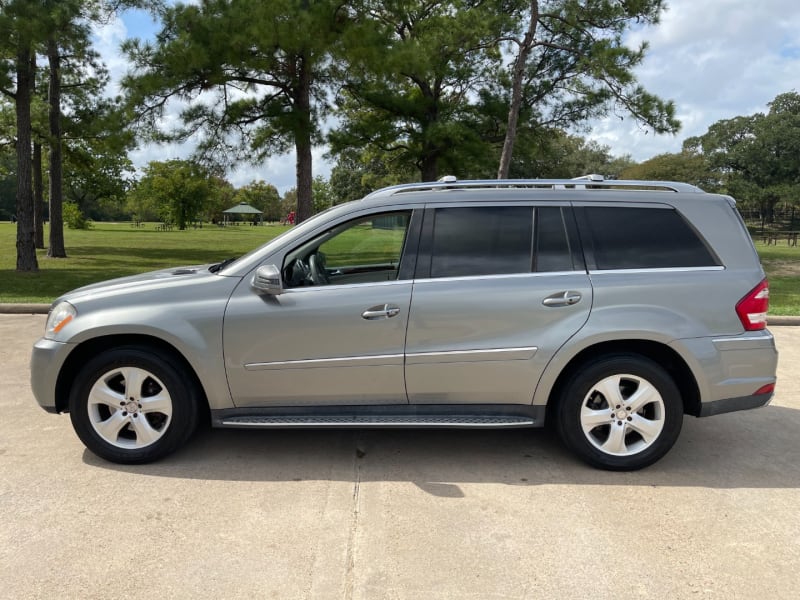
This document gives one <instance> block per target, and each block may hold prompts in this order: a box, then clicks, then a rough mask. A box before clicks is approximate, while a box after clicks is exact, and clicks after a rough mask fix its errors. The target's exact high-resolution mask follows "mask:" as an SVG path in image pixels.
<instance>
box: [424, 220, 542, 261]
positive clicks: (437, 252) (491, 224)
mask: <svg viewBox="0 0 800 600" xmlns="http://www.w3.org/2000/svg"><path fill="white" fill-rule="evenodd" d="M532 234H533V208H532V207H530V206H500V207H488V206H487V207H465V208H440V209H437V210H436V220H435V222H434V228H433V248H432V256H431V277H460V276H473V275H502V274H507V273H530V271H531V264H532V261H531V246H532V243H531V240H532Z"/></svg>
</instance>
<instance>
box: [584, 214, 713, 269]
mask: <svg viewBox="0 0 800 600" xmlns="http://www.w3.org/2000/svg"><path fill="white" fill-rule="evenodd" d="M582 213H583V217H584V218H583V219H582V221H583V223H584V226H583V227H582V229H587V230H588V231H587V232H586V233H588V237H589V241H590V242H591V248H592V250H593V255H594V263H595V265H594V268H596V269H598V270H617V269H662V268H688V267H712V266H719V264H720V263H719V260H718V259H717V258H716V257H715V256H714V254H713V253H712V252H711V250H710V249H709V247H708V245H707V244H706V242H705V241H704V240H703V239H702V238H701V237H700V235H699V234H698V233H697V231H695V229H694V228H693V227H692V226H691V225H689V223H688V222H687V221H686V220H685V219H684V218H683V217H682V216H681V215H680V214H679V213H678V211H676V210H675V209H672V208H660V207H652V208H649V207H648V208H641V207H610V206H587V207H584V208H583V209H582ZM585 235H586V234H585Z"/></svg>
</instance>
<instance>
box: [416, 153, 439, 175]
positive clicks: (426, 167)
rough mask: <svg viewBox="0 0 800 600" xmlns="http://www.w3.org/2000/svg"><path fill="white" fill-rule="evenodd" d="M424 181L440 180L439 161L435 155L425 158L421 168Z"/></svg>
mask: <svg viewBox="0 0 800 600" xmlns="http://www.w3.org/2000/svg"><path fill="white" fill-rule="evenodd" d="M419 172H420V175H421V177H422V181H436V180H437V179H438V178H439V161H438V159H437V157H436V156H435V155H429V156H426V157H425V158H424V160H423V161H422V163H421V164H420V166H419Z"/></svg>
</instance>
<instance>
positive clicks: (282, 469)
mask: <svg viewBox="0 0 800 600" xmlns="http://www.w3.org/2000/svg"><path fill="white" fill-rule="evenodd" d="M799 430H800V411H798V410H796V409H791V408H786V407H781V406H769V407H766V408H763V409H759V410H755V411H746V412H741V413H733V414H729V415H720V416H717V417H713V418H709V419H695V418H693V417H686V418H685V420H684V424H683V431H682V432H681V436H680V438H679V439H678V442H677V444H676V445H675V447H674V448H673V449H672V450H671V451H670V452H669V453H668V454H667V456H666V457H664V458H663V459H662V460H661V461H659V462H658V463H656V464H655V465H652V466H651V467H648V468H646V469H643V470H641V471H636V472H629V473H613V472H607V471H601V470H597V469H593V468H591V467H588V466H586V465H585V464H583V463H582V462H580V461H579V460H578V459H576V458H575V457H574V456H572V454H570V453H569V452H568V451H567V450H565V449H564V447H563V446H562V445H561V443H560V442H559V440H558V438H557V436H556V435H555V434H554V433H552V432H551V431H549V430H546V429H544V430H543V429H536V430H531V429H512V430H492V431H487V430H453V429H450V430H447V429H445V430H431V429H428V430H411V429H397V430H393V429H360V430H359V429H340V430H269V431H265V430H228V429H224V430H222V429H220V430H203V431H201V432H199V433H198V434H197V435H195V437H194V438H193V439H192V441H191V442H190V443H189V444H188V445H187V446H186V447H185V448H183V449H182V450H180V451H179V452H177V453H175V454H173V455H172V456H170V457H168V458H166V459H164V460H161V461H159V462H156V463H152V464H148V465H137V466H125V465H116V464H112V463H109V462H106V461H104V460H102V459H99V458H97V457H96V456H95V455H94V454H92V453H90V452H89V451H85V453H84V456H83V460H84V462H85V463H86V464H87V465H90V466H93V467H98V468H102V469H111V470H115V471H121V472H128V473H141V474H146V475H148V476H156V477H170V478H181V479H204V480H218V481H263V482H270V481H276V482H277V481H305V480H334V481H337V480H339V481H356V480H358V481H361V482H369V481H375V482H380V481H408V482H411V483H414V484H415V485H417V486H418V487H419V488H420V489H423V490H425V491H427V492H429V493H431V494H433V495H436V496H444V497H459V496H460V495H461V491H460V488H459V484H461V483H495V484H496V483H500V484H506V485H514V486H538V485H553V484H571V485H575V484H578V485H626V486H649V487H658V486H673V487H674V486H681V487H687V486H689V487H691V486H697V487H710V488H722V489H726V488H798V487H800V461H798V460H797V455H798V450H800V441H799V439H798V436H797V432H798V431H799Z"/></svg>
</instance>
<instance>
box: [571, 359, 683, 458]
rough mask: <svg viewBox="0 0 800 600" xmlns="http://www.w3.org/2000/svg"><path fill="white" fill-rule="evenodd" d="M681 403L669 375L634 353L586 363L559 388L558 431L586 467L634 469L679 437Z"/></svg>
mask: <svg viewBox="0 0 800 600" xmlns="http://www.w3.org/2000/svg"><path fill="white" fill-rule="evenodd" d="M682 424H683V401H682V399H681V394H680V391H679V390H678V387H677V385H676V384H675V382H674V381H673V379H672V377H671V376H670V375H669V374H668V373H667V372H666V371H665V370H664V369H663V368H662V367H661V366H659V365H658V364H657V363H655V362H653V361H652V360H649V359H647V358H645V357H643V356H639V355H636V354H615V355H609V356H605V357H602V358H599V359H597V360H595V361H592V362H590V363H587V364H586V365H584V366H583V368H581V369H580V370H579V371H578V372H577V374H576V375H575V376H574V377H573V379H572V380H571V381H570V382H568V383H567V385H566V386H565V387H563V388H562V392H561V394H560V397H559V399H558V405H557V407H556V428H557V429H558V433H559V436H560V437H561V439H562V441H563V442H564V444H565V445H566V446H567V447H568V448H569V449H570V450H572V451H573V452H574V453H575V454H577V455H578V457H580V458H581V459H582V460H584V461H585V462H587V463H589V464H590V465H592V466H594V467H597V468H600V469H606V470H609V471H634V470H637V469H641V468H644V467H647V466H649V465H652V464H653V463H654V462H656V461H657V460H659V459H660V458H661V457H663V456H664V455H665V454H666V453H667V452H668V451H669V450H670V448H672V446H673V445H674V444H675V441H676V440H677V439H678V434H680V431H681V425H682Z"/></svg>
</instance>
